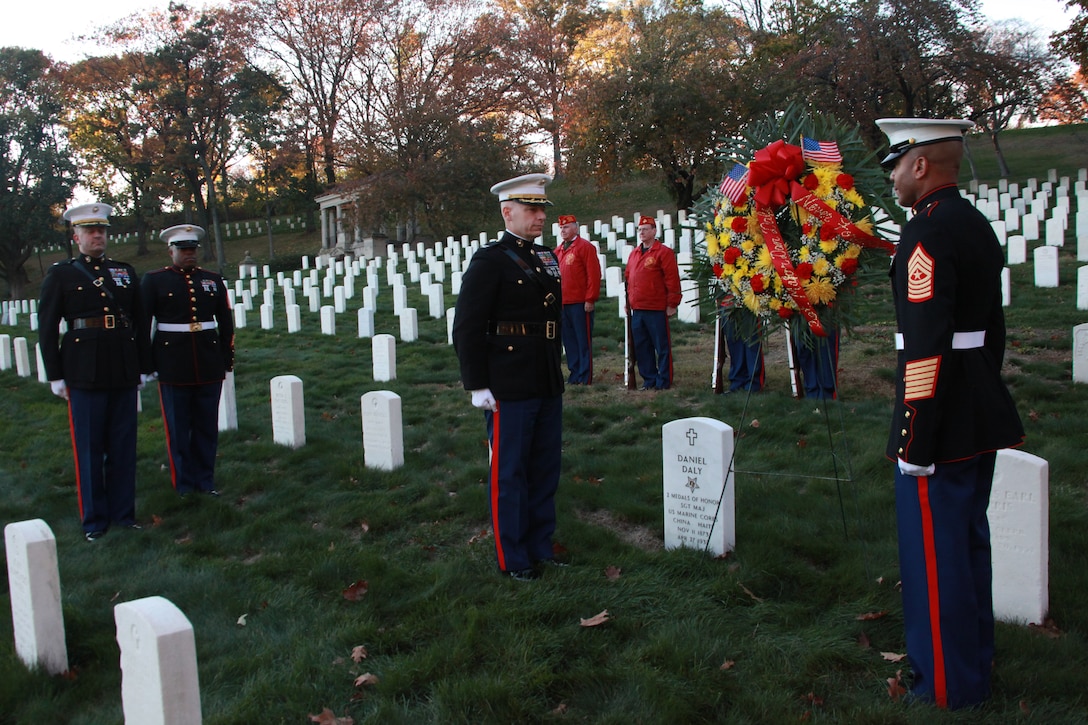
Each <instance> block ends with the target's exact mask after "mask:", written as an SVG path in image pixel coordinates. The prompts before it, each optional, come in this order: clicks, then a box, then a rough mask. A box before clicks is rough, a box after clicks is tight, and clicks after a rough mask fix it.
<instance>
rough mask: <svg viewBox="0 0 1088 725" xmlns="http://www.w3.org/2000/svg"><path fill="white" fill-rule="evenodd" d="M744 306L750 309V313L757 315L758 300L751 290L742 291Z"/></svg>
mask: <svg viewBox="0 0 1088 725" xmlns="http://www.w3.org/2000/svg"><path fill="white" fill-rule="evenodd" d="M743 300H744V306H745V307H747V308H748V309H750V310H751V311H752V312H755V313H757V314H758V313H759V298H758V297H757V296H756V293H755V292H753V291H752V288H751V287H749V288H748V289H746V290H744V297H743Z"/></svg>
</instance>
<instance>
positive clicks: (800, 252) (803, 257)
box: [797, 246, 812, 262]
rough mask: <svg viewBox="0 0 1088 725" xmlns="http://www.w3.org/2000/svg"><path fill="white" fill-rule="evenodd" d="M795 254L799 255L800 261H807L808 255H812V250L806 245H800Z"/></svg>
mask: <svg viewBox="0 0 1088 725" xmlns="http://www.w3.org/2000/svg"><path fill="white" fill-rule="evenodd" d="M797 256H798V257H800V259H801V261H802V262H807V261H808V260H809V257H811V256H812V250H810V249H809V248H808V247H807V246H804V247H801V248H800V249H799V250H797Z"/></svg>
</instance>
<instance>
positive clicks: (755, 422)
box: [752, 418, 759, 428]
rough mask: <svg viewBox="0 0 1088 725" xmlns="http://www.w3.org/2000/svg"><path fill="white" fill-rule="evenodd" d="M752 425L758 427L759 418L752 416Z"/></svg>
mask: <svg viewBox="0 0 1088 725" xmlns="http://www.w3.org/2000/svg"><path fill="white" fill-rule="evenodd" d="M752 427H753V428H758V427H759V418H753V419H752Z"/></svg>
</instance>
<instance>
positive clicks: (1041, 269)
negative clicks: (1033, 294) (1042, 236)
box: [1032, 246, 1058, 287]
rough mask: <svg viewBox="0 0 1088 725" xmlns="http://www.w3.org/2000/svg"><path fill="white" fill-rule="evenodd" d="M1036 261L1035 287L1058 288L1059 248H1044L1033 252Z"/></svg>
mask: <svg viewBox="0 0 1088 725" xmlns="http://www.w3.org/2000/svg"><path fill="white" fill-rule="evenodd" d="M1032 255H1033V256H1034V260H1035V286H1036V287H1057V286H1058V248H1057V247H1049V246H1042V247H1036V248H1035V249H1034V250H1033V251H1032Z"/></svg>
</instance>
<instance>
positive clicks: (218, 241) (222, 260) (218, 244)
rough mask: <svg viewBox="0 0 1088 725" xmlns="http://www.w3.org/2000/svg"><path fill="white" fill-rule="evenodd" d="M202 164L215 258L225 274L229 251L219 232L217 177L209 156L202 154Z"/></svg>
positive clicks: (219, 269) (220, 272)
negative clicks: (215, 177) (213, 171)
mask: <svg viewBox="0 0 1088 725" xmlns="http://www.w3.org/2000/svg"><path fill="white" fill-rule="evenodd" d="M200 165H201V166H202V167H203V168H204V178H205V179H207V180H208V204H207V209H208V211H209V212H210V213H211V227H212V228H211V231H212V234H213V237H214V239H215V258H216V263H217V265H218V272H219V274H224V271H225V270H226V268H227V253H226V250H225V249H224V248H223V237H222V235H220V233H219V211H218V209H217V206H218V205H217V204H216V203H215V179H214V177H213V176H212V170H211V166H210V165H209V164H208V157H207V156H205V155H203V154H202V155H201V157H200Z"/></svg>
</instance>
